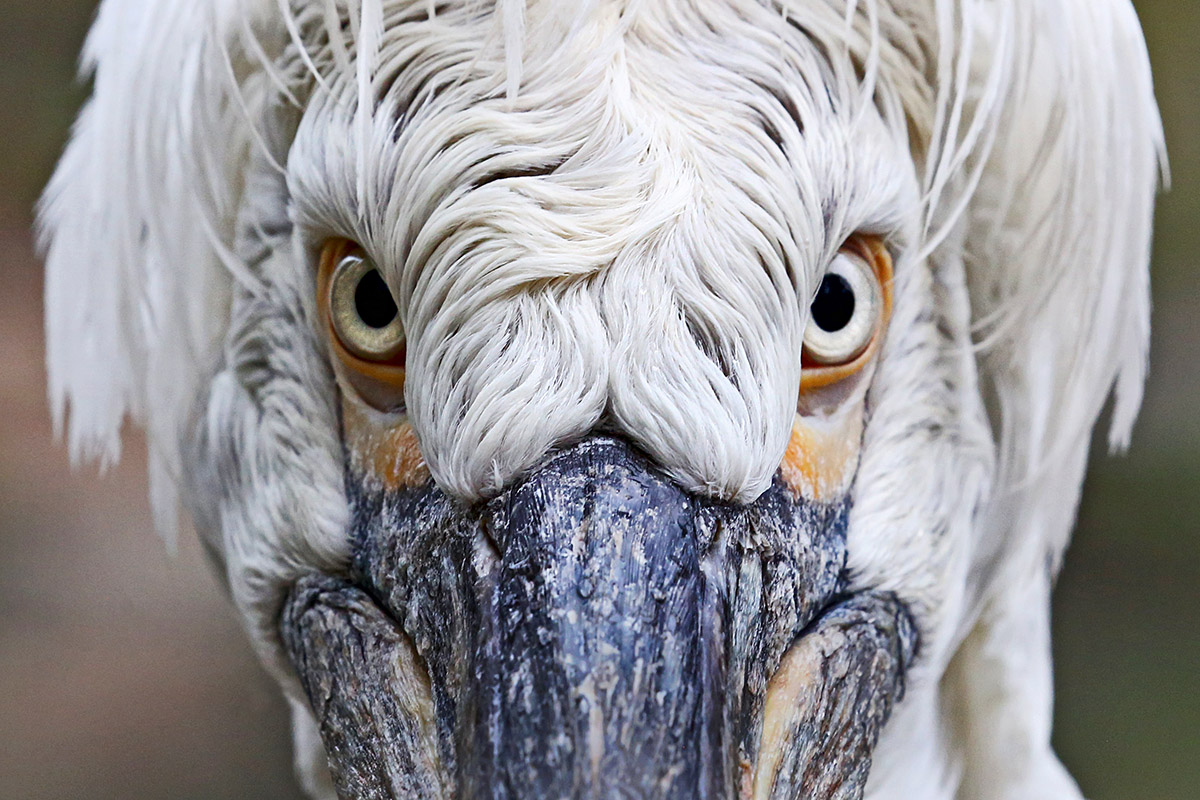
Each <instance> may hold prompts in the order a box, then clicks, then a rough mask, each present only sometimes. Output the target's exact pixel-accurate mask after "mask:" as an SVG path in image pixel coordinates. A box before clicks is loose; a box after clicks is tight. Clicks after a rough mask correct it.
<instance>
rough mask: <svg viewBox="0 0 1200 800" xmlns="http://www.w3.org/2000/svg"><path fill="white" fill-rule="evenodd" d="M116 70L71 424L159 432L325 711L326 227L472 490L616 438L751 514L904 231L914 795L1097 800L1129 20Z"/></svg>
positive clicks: (306, 52) (101, 80) (503, 44)
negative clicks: (802, 399)
mask: <svg viewBox="0 0 1200 800" xmlns="http://www.w3.org/2000/svg"><path fill="white" fill-rule="evenodd" d="M713 32H719V35H718V34H716V33H713ZM84 71H85V74H88V75H92V76H93V80H94V87H93V96H92V99H91V100H90V101H89V103H88V105H87V107H86V108H85V109H84V111H83V112H82V113H81V115H80V118H79V122H78V123H77V125H76V129H75V133H74V136H73V138H72V141H71V144H70V145H69V147H68V149H67V152H66V153H65V155H64V157H63V160H62V162H61V164H60V166H59V168H58V170H57V172H56V173H55V176H54V178H53V180H52V181H51V184H50V186H49V187H48V189H47V191H46V195H45V197H44V199H43V203H42V206H41V209H40V224H41V231H42V244H43V247H44V249H45V253H46V260H47V284H46V303H47V340H48V356H47V358H48V373H49V387H50V398H51V404H52V407H53V409H54V416H55V419H56V421H57V422H58V424H59V425H60V426H61V425H62V424H63V421H64V419H65V418H66V417H67V416H68V409H69V417H70V426H69V432H68V440H69V443H70V447H71V452H72V456H73V458H75V459H76V460H79V459H97V460H99V461H100V462H101V463H102V464H107V463H111V462H112V461H114V460H115V459H116V458H117V457H118V456H119V452H120V431H121V427H122V424H123V421H124V419H125V418H126V417H127V416H130V417H132V418H134V419H135V420H136V421H137V422H139V423H140V424H143V425H145V426H146V428H147V430H148V434H149V443H150V444H149V446H150V449H151V454H152V481H153V487H152V491H153V497H154V505H155V509H156V514H157V518H158V521H159V525H160V527H161V529H162V530H163V532H164V534H166V535H168V536H170V535H172V532H173V531H174V519H175V510H176V506H177V497H178V493H179V491H180V489H182V490H183V491H184V492H185V494H186V495H187V498H188V505H189V507H190V508H191V509H192V511H193V515H194V516H195V517H196V518H197V521H198V527H200V528H201V531H202V533H204V534H205V535H206V537H207V538H208V541H210V543H211V545H212V546H213V548H214V550H215V551H216V552H217V553H218V554H219V555H220V557H221V558H222V560H223V561H224V563H225V565H226V571H227V575H228V578H229V582H230V587H231V591H232V593H233V596H234V598H235V600H236V601H237V603H238V606H239V608H240V609H241V610H242V612H243V614H244V615H245V617H246V621H247V625H248V627H249V628H250V630H251V634H252V637H253V638H254V640H255V642H256V645H257V646H258V647H259V650H260V653H261V654H262V655H263V658H264V660H265V661H267V663H268V664H270V665H272V666H273V668H274V670H275V671H276V673H277V674H278V675H279V676H280V678H281V680H283V681H284V682H285V684H286V685H287V686H288V687H289V688H290V691H291V692H292V693H293V696H294V697H298V696H299V695H298V692H297V691H296V687H295V685H294V684H292V683H290V682H289V681H290V679H289V678H288V673H287V667H286V664H285V663H284V661H283V660H282V658H281V657H280V656H279V653H278V649H277V645H276V642H275V636H276V634H275V632H274V619H275V617H274V614H275V613H276V612H277V607H278V602H279V597H280V593H281V591H282V590H283V588H284V587H286V585H287V583H288V582H289V581H290V580H292V579H293V578H294V577H295V575H297V574H299V573H300V572H302V571H304V570H306V569H312V568H334V567H336V565H337V564H339V563H340V562H341V561H342V560H344V558H345V557H346V552H347V548H348V544H347V543H346V542H345V539H344V536H345V534H344V529H343V524H344V519H345V498H344V497H343V495H342V488H341V464H340V455H341V454H340V445H339V443H338V442H337V438H336V421H335V415H334V412H333V397H334V390H333V385H332V381H331V378H330V375H329V371H328V367H327V365H326V364H325V362H324V359H323V356H322V351H321V346H320V343H319V341H318V340H317V338H316V335H315V326H314V325H313V323H312V321H313V309H312V299H311V295H312V291H311V289H312V272H311V268H312V260H313V258H314V253H315V251H316V249H317V248H318V247H319V246H320V243H321V241H322V240H323V239H324V238H325V237H327V236H330V235H342V236H348V237H351V238H354V239H356V240H358V241H360V242H361V243H362V244H363V245H364V246H365V247H366V248H367V249H368V250H369V251H370V252H371V253H372V254H373V255H374V256H375V257H376V260H377V261H378V262H379V263H380V264H381V265H382V266H383V268H384V271H385V272H386V277H387V279H388V280H389V281H390V283H391V285H392V288H393V290H394V292H395V294H396V296H397V298H398V302H399V306H400V309H401V313H402V315H403V317H404V321H405V324H406V328H407V330H408V334H409V342H410V351H409V380H408V389H407V391H408V397H407V399H408V410H409V414H410V416H411V419H412V421H413V424H414V427H415V429H416V430H417V431H418V434H419V435H420V437H421V444H422V449H423V452H424V454H425V456H426V458H427V459H428V461H429V463H430V466H431V469H432V470H433V473H434V476H435V478H436V479H437V480H438V481H439V483H440V484H441V485H442V486H444V487H446V488H447V489H448V490H450V491H452V492H454V493H456V494H458V495H460V496H462V497H464V498H468V499H470V498H476V497H480V496H486V495H488V494H490V493H493V492H495V491H497V490H499V489H500V488H502V487H503V486H504V485H506V484H507V483H509V482H511V481H512V480H513V479H514V478H515V477H516V476H519V475H520V474H522V473H523V472H524V471H526V470H528V469H529V468H531V467H532V466H534V465H536V464H537V463H538V461H539V460H540V459H542V458H544V456H545V454H546V453H547V451H548V450H549V449H550V448H552V447H553V446H555V445H556V444H557V443H559V442H561V441H564V440H566V439H569V438H571V437H574V436H578V435H581V434H583V433H585V432H586V431H588V430H590V429H591V428H592V427H594V426H595V425H596V424H597V423H598V421H600V420H601V419H602V418H603V419H605V420H606V421H607V422H608V423H609V424H613V425H615V426H617V427H620V428H622V429H623V430H625V431H626V432H627V433H628V434H629V435H630V436H632V437H633V438H635V439H637V441H638V442H639V444H640V445H641V446H642V447H643V449H644V450H645V451H646V452H648V453H650V454H651V455H652V456H653V457H654V458H655V459H656V460H657V461H658V462H659V463H660V464H661V465H662V467H663V468H664V469H665V470H667V471H668V472H669V473H670V474H672V475H673V476H674V477H675V478H676V479H677V480H679V481H680V482H681V483H682V484H683V485H685V486H686V487H688V488H691V489H694V490H697V491H703V492H707V493H711V494H716V495H719V496H724V497H729V498H733V499H749V498H753V497H754V496H756V495H757V494H758V493H759V492H761V490H762V489H763V488H764V487H765V486H766V485H767V482H768V481H769V480H770V479H771V476H772V474H773V473H774V470H775V468H776V467H777V466H778V464H779V461H780V458H781V456H782V453H783V450H784V447H785V446H786V443H787V438H788V432H789V430H790V426H791V420H792V414H793V412H794V407H795V397H796V391H797V387H798V383H799V370H800V362H799V355H798V354H799V352H800V341H801V337H802V334H803V325H804V310H805V308H806V306H807V300H806V298H807V297H808V296H809V293H810V291H811V288H812V287H813V286H814V285H815V281H816V279H817V277H818V276H819V274H820V272H821V270H822V269H823V268H824V265H825V263H827V261H828V259H829V258H830V257H831V256H832V254H833V253H834V252H836V249H837V248H838V246H839V245H840V243H841V242H842V241H843V239H844V238H845V237H846V236H847V235H849V234H851V233H853V232H854V231H856V230H871V231H875V232H879V233H883V234H886V235H887V236H888V237H889V241H890V243H891V245H892V246H893V248H894V249H896V250H897V251H898V256H899V258H898V262H897V284H896V292H897V304H896V309H897V312H896V319H895V320H894V321H893V323H892V327H891V333H890V334H889V338H888V341H887V343H886V347H885V349H884V352H883V354H882V360H881V363H880V367H879V372H878V375H877V378H876V380H875V384H874V385H873V386H872V390H871V398H872V399H871V402H872V418H871V422H870V425H869V426H868V430H867V435H866V439H865V441H864V445H863V460H862V466H861V468H860V476H859V480H860V484H862V485H864V486H870V487H871V491H870V492H869V493H868V492H864V493H863V495H862V496H861V497H860V498H858V501H857V502H856V507H855V511H854V517H853V518H852V539H851V562H852V566H853V567H854V569H855V575H856V576H857V577H858V579H859V580H860V581H862V582H863V583H864V585H866V584H869V585H873V586H884V587H890V588H894V589H896V590H897V591H899V592H901V593H902V594H903V595H904V596H905V597H906V599H908V600H910V602H912V603H913V604H914V607H916V608H919V609H920V610H921V621H922V626H923V633H924V634H925V646H924V648H923V661H922V665H921V667H920V670H921V672H920V674H919V676H918V677H917V680H916V682H915V684H914V688H913V691H912V692H911V694H910V698H909V700H908V701H906V704H905V705H904V706H903V707H902V708H901V709H900V711H899V712H898V717H897V720H899V722H896V723H894V724H893V725H892V726H891V727H889V728H888V729H887V731H886V732H885V735H884V739H883V741H882V742H881V745H880V750H879V754H878V759H877V766H876V769H875V772H874V774H873V778H872V784H871V797H873V798H885V797H886V798H891V797H897V798H899V797H912V796H924V797H931V798H937V797H964V798H966V797H971V798H1009V797H1011V798H1018V797H1020V798H1027V797H1056V798H1070V797H1074V796H1077V790H1076V789H1075V788H1074V786H1073V784H1072V783H1071V781H1070V779H1069V778H1067V777H1066V776H1065V773H1064V772H1062V770H1061V767H1059V766H1058V764H1057V761H1056V760H1055V759H1054V757H1053V754H1052V753H1051V752H1050V749H1049V722H1050V694H1049V692H1050V679H1049V675H1050V673H1049V646H1048V638H1047V637H1048V624H1047V620H1048V610H1047V606H1046V602H1045V597H1046V596H1047V595H1048V592H1049V586H1050V582H1051V580H1052V576H1053V574H1054V572H1055V570H1056V569H1057V564H1058V561H1059V559H1060V557H1061V554H1062V551H1063V549H1064V547H1065V544H1066V541H1067V537H1068V535H1069V531H1070V527H1071V524H1072V520H1073V518H1074V512H1075V506H1076V502H1077V499H1078V491H1079V486H1080V482H1081V476H1082V470H1083V468H1084V464H1085V461H1086V458H1085V457H1086V451H1087V446H1088V441H1089V436H1090V432H1091V430H1092V427H1093V426H1094V424H1095V422H1096V419H1097V418H1098V416H1099V414H1100V411H1101V409H1102V407H1103V406H1104V404H1105V402H1106V400H1107V398H1108V397H1109V395H1110V393H1112V392H1113V391H1114V389H1115V402H1114V411H1113V423H1112V431H1111V441H1112V443H1113V445H1114V446H1119V445H1122V444H1123V443H1124V442H1126V441H1127V439H1128V436H1129V432H1130V428H1131V426H1132V422H1133V419H1134V416H1135V413H1136V410H1137V407H1138V405H1139V402H1140V397H1141V385H1142V380H1143V377H1144V373H1145V364H1146V346H1147V340H1148V313H1149V300H1148V283H1147V280H1148V279H1147V262H1148V250H1149V240H1150V227H1151V214H1152V207H1153V195H1154V192H1155V190H1156V185H1157V181H1158V173H1159V170H1160V164H1161V161H1162V158H1163V146H1162V133H1161V124H1160V122H1159V118H1158V116H1157V111H1156V108H1155V104H1154V99H1153V92H1152V85H1151V79H1150V71H1149V66H1148V61H1147V57H1146V53H1145V47H1144V44H1143V42H1142V39H1141V34H1140V30H1139V27H1138V24H1137V20H1136V18H1135V16H1134V13H1133V10H1132V8H1131V6H1130V5H1129V3H1128V2H1127V0H1007V1H1006V2H999V0H863V1H862V2H846V1H845V0H810V1H809V2H803V0H780V1H779V2H772V3H767V2H758V1H757V0H722V1H721V2H718V0H690V2H684V0H661V2H654V3H652V2H622V1H620V0H590V1H589V2H577V3H576V2H569V3H568V2H548V1H547V0H530V2H528V3H526V2H522V0H502V1H501V2H497V3H495V4H493V3H489V2H484V1H483V0H463V1H462V2H450V3H446V4H442V5H439V6H437V7H436V9H435V7H434V5H433V4H432V3H419V2H400V1H398V0H396V1H394V0H349V2H343V1H342V0H308V1H307V2H305V1H303V0H294V2H288V0H274V1H273V0H206V1H205V2H196V0H104V2H103V3H102V4H101V8H100V12H99V15H98V18H97V22H96V25H95V27H94V29H93V31H92V34H91V36H90V37H89V40H88V44H87V48H86V52H85V58H84ZM793 115H794V116H795V119H794V118H793ZM797 119H798V120H799V121H800V125H801V126H802V129H801V128H800V126H798V125H797ZM773 137H778V143H777V144H776V143H773V141H772V138H773ZM526 173H527V174H526ZM498 334H502V335H498ZM197 432H198V433H197ZM1031 598H1033V601H1031ZM1027 678H1028V680H1026V679H1027ZM997 687H1001V688H999V689H998V688H997ZM902 723H903V725H904V726H906V727H903V728H899V727H897V726H899V725H901V724H902ZM299 729H303V730H307V729H304V725H303V723H302V724H300V725H299ZM993 731H995V732H1000V733H998V734H997V735H995V736H992V735H991V733H992V732H993ZM310 733H311V731H310ZM1001 734H1002V735H1001ZM302 738H303V737H302ZM310 738H311V737H310ZM304 741H308V740H307V739H306V740H304ZM302 743H303V742H302ZM309 744H311V742H309ZM313 780H315V779H313Z"/></svg>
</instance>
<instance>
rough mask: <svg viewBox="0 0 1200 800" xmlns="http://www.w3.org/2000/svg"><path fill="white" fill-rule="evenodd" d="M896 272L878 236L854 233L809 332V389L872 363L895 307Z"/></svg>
mask: <svg viewBox="0 0 1200 800" xmlns="http://www.w3.org/2000/svg"><path fill="white" fill-rule="evenodd" d="M891 270H892V264H891V257H890V256H889V255H888V252H887V250H886V249H885V248H884V246H883V244H882V242H880V241H879V240H878V239H877V238H875V237H868V236H861V237H854V238H852V239H850V240H849V241H848V242H847V243H846V244H845V246H843V247H842V249H841V251H840V252H839V253H838V254H837V255H836V256H835V257H834V259H833V262H832V263H831V264H830V265H829V268H828V269H827V270H826V271H825V275H824V276H823V277H822V278H821V284H820V286H819V287H818V288H817V292H816V294H815V295H814V297H813V300H812V305H811V306H810V314H809V324H808V327H807V328H806V329H805V332H804V353H803V376H804V377H803V379H802V380H803V387H804V388H816V387H818V386H825V385H828V384H830V383H833V382H835V381H838V380H841V379H842V378H845V377H848V376H849V375H852V374H854V373H855V372H857V371H858V370H859V369H860V368H861V367H862V366H863V365H864V364H865V363H866V362H867V360H868V359H869V355H870V351H872V350H873V349H874V348H873V345H874V343H875V341H876V339H877V336H878V333H879V331H880V330H881V329H882V328H883V325H884V323H885V322H886V320H887V316H888V313H889V312H890V309H891V275H892V272H891Z"/></svg>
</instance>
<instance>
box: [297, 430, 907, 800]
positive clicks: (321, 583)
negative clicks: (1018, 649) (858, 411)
mask: <svg viewBox="0 0 1200 800" xmlns="http://www.w3.org/2000/svg"><path fill="white" fill-rule="evenodd" d="M352 496H353V518H354V536H355V546H354V558H353V565H352V569H351V571H350V574H349V575H348V576H343V577H334V576H328V575H314V576H311V577H309V578H305V579H303V580H301V581H300V582H298V583H297V584H296V585H295V587H294V588H293V590H292V591H291V593H290V595H289V597H288V599H287V602H286V604H285V607H284V611H283V615H282V618H281V633H282V637H283V641H284V643H285V647H286V649H287V652H288V654H289V656H290V658H291V660H292V663H293V664H294V666H295V668H296V671H297V673H298V675H299V677H300V679H301V682H302V684H303V686H304V688H305V690H306V692H307V694H308V697H309V700H310V701H311V703H312V706H313V709H314V711H315V714H316V717H317V720H318V722H319V725H320V729H321V734H322V738H323V741H324V743H325V747H326V751H327V753H328V755H329V760H330V767H331V770H332V774H333V778H334V783H335V786H336V787H337V791H338V795H339V797H342V798H473V799H480V800H482V799H483V798H487V799H488V800H501V799H503V800H508V799H509V798H556V799H557V798H581V799H582V798H610V797H638V798H642V797H644V798H662V799H664V800H668V799H669V800H676V799H677V800H696V798H730V799H732V798H761V799H762V800H766V798H793V797H806V798H810V797H811V798H827V797H828V798H832V797H838V798H852V797H858V796H860V795H861V792H862V787H863V784H864V782H865V780H866V775H867V770H868V769H869V766H870V758H871V751H872V749H873V747H874V745H875V742H876V738H877V736H878V734H879V730H880V728H881V727H882V725H883V723H884V721H885V720H886V718H887V716H888V714H889V713H890V711H891V708H892V705H893V703H894V702H895V701H896V700H897V699H898V698H899V697H900V696H901V695H902V693H903V686H904V674H905V671H906V669H907V665H908V664H909V663H910V662H911V659H912V657H913V654H914V650H915V646H916V645H915V642H916V633H915V630H914V628H913V625H912V623H911V620H910V618H909V615H908V613H907V611H906V609H905V608H904V606H903V605H902V604H901V603H900V602H899V601H898V600H897V599H896V598H895V597H894V596H891V595H887V594H876V593H870V592H868V593H862V594H850V595H847V594H845V593H844V585H843V580H842V573H843V567H844V562H845V541H846V520H847V506H846V504H845V503H844V502H842V503H838V504H835V505H818V504H814V503H810V502H806V501H804V500H801V499H798V498H797V497H795V496H794V495H793V494H792V493H791V491H790V490H788V489H787V488H786V487H785V486H784V485H783V484H782V482H781V481H778V480H777V481H776V482H775V484H774V486H772V488H771V489H770V490H769V491H767V492H766V493H765V494H764V495H763V496H761V497H760V498H759V499H758V500H757V501H756V502H754V503H753V504H750V505H748V506H735V505H730V504H725V503H720V502H716V501H712V500H707V499H701V498H697V497H695V496H691V495H689V494H687V493H686V492H684V491H682V490H681V489H680V488H679V487H677V486H676V485H675V484H674V483H672V482H671V481H670V480H669V479H667V478H666V477H664V476H663V475H661V474H660V473H658V472H656V471H655V470H654V468H653V467H652V466H651V465H650V464H649V463H648V462H647V461H646V460H645V459H644V458H643V457H641V456H640V455H639V454H638V453H637V452H635V451H634V450H633V449H632V448H631V447H630V446H629V445H628V444H626V443H625V442H623V441H621V440H617V439H612V438H595V439H590V440H587V441H584V442H582V443H579V444H577V445H575V446H573V447H571V448H569V449H566V450H564V451H562V452H560V453H559V454H557V455H556V456H555V457H554V458H553V459H552V460H551V461H550V462H549V463H547V464H546V465H545V466H543V467H542V468H541V469H540V470H539V471H537V472H536V473H534V474H533V475H531V476H530V477H528V478H527V479H526V480H525V481H524V482H523V483H521V484H519V485H516V486H514V487H512V488H510V489H509V490H507V491H506V492H505V493H504V494H502V495H500V496H498V497H496V498H495V499H493V500H491V501H489V502H487V503H486V504H483V505H482V506H480V507H476V508H473V509H465V508H463V507H461V506H460V505H458V504H456V503H455V502H453V501H452V500H451V499H450V498H448V497H447V496H446V495H445V494H444V493H442V492H441V490H439V489H438V488H436V487H435V486H434V485H433V484H432V483H428V484H427V485H425V486H423V487H419V488H413V489H401V490H386V491H374V490H371V491H368V490H365V489H362V488H361V486H357V487H355V488H352Z"/></svg>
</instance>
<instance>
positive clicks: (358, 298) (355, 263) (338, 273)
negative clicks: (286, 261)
mask: <svg viewBox="0 0 1200 800" xmlns="http://www.w3.org/2000/svg"><path fill="white" fill-rule="evenodd" d="M373 273H374V275H375V277H374V279H373V280H372V283H371V285H370V286H364V280H363V279H364V278H365V277H367V276H371V275H372V274H373ZM377 279H378V275H377V272H376V270H375V268H374V265H373V262H371V260H370V258H369V257H368V256H367V254H366V253H365V252H364V251H363V249H362V247H361V246H359V245H358V244H356V243H355V242H352V241H350V240H349V239H342V238H337V239H330V240H329V241H328V242H326V243H325V246H324V247H323V248H322V249H321V258H320V263H319V266H318V271H317V310H318V313H319V315H320V320H321V326H322V328H323V329H324V330H325V331H326V335H327V338H328V339H329V346H330V349H331V350H332V351H333V354H334V356H335V357H336V361H337V367H338V370H337V371H338V375H339V376H340V377H341V378H343V380H344V381H345V383H348V384H349V385H350V386H351V387H352V388H353V389H354V390H355V392H356V393H357V394H358V395H359V396H360V397H362V399H363V400H364V401H365V402H366V403H367V404H369V405H371V406H373V407H375V408H376V409H378V410H380V411H397V410H400V409H402V408H403V406H404V363H405V356H406V348H405V342H404V329H403V326H402V325H401V324H400V321H399V317H398V312H396V313H397V315H396V316H395V318H394V319H390V320H383V319H377V318H376V317H378V316H379V312H378V311H377V310H372V311H370V312H368V311H367V310H365V307H364V306H363V305H362V303H363V300H364V297H363V294H364V290H370V291H371V292H375V293H376V294H377V293H378V292H379V291H384V292H386V291H387V289H386V285H384V284H382V283H381V282H378V283H377V282H376V281H377ZM369 299H370V298H368V300H369ZM374 299H375V301H376V302H375V303H374V305H376V306H378V305H380V304H381V302H380V301H382V303H383V304H386V303H392V308H393V309H394V302H393V301H392V300H391V296H390V295H387V296H386V297H385V298H379V297H377V296H376V297H375V298H374ZM356 317H357V318H356Z"/></svg>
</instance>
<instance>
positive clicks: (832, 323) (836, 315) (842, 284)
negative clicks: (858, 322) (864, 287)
mask: <svg viewBox="0 0 1200 800" xmlns="http://www.w3.org/2000/svg"><path fill="white" fill-rule="evenodd" d="M853 317H854V290H853V289H851V288H850V283H849V282H848V281H847V280H846V279H845V278H843V277H842V276H841V275H836V274H833V273H830V274H828V275H826V276H825V277H824V279H822V280H821V288H820V289H817V296H816V297H814V298H813V301H812V318H813V322H815V323H817V325H818V326H819V327H820V328H821V330H823V331H826V332H828V333H836V332H837V331H840V330H841V329H842V328H844V327H846V326H847V325H849V324H850V320H851V319H852V318H853Z"/></svg>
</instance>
